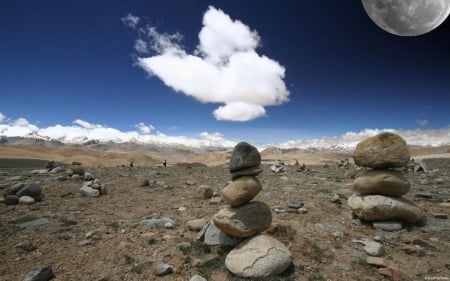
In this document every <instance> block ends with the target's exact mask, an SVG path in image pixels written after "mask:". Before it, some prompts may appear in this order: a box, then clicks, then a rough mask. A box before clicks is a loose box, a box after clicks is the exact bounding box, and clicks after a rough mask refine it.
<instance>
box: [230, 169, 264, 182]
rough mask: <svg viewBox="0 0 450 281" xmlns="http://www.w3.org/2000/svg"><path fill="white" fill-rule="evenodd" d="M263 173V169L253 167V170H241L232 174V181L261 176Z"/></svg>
mask: <svg viewBox="0 0 450 281" xmlns="http://www.w3.org/2000/svg"><path fill="white" fill-rule="evenodd" d="M262 171H263V169H261V168H260V167H252V168H247V169H243V170H239V171H236V172H232V173H231V180H236V179H238V178H239V177H242V176H250V177H256V176H257V175H259V174H261V173H262Z"/></svg>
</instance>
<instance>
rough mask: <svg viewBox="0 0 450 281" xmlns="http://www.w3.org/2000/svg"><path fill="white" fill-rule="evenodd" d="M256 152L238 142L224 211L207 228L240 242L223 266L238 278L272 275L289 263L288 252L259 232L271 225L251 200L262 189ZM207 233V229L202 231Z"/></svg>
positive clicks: (264, 208) (265, 212) (269, 215)
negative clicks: (217, 230) (216, 230)
mask: <svg viewBox="0 0 450 281" xmlns="http://www.w3.org/2000/svg"><path fill="white" fill-rule="evenodd" d="M260 164H261V155H260V154H259V152H258V150H257V149H256V148H255V147H254V146H252V145H250V144H248V143H246V142H241V143H239V144H237V145H236V146H235V148H234V149H233V153H232V155H231V159H230V173H231V178H232V182H231V183H230V184H229V185H228V186H226V187H225V188H224V189H223V190H222V197H223V199H224V201H225V203H226V204H228V205H229V207H228V208H225V209H222V210H220V211H219V212H218V213H217V214H216V215H215V216H214V218H213V223H212V224H211V225H212V226H211V225H210V226H209V228H211V227H217V228H218V229H219V230H220V231H221V232H223V233H224V234H225V235H226V236H228V237H230V238H231V240H233V241H236V240H237V241H240V240H243V239H245V240H243V241H242V242H240V243H239V244H238V245H237V246H236V247H235V248H234V249H233V250H231V251H230V253H229V254H228V255H227V257H226V259H225V266H226V267H227V269H228V270H229V271H231V272H232V273H233V274H235V275H237V276H240V277H253V278H256V277H265V276H273V275H277V274H280V273H282V272H283V271H285V270H286V269H287V268H288V267H289V265H290V264H291V262H292V255H291V253H290V251H289V249H288V248H287V247H286V246H285V245H284V244H283V243H281V242H280V241H278V240H276V239H274V238H272V237H271V236H268V235H262V234H261V232H262V231H264V230H265V229H266V228H268V227H269V226H270V224H271V222H272V213H271V210H270V207H269V206H268V205H267V204H265V203H264V202H260V201H251V200H252V199H253V198H254V197H255V196H256V195H257V194H258V193H259V192H260V191H261V189H262V186H261V183H260V181H259V180H258V178H257V177H256V176H257V175H259V174H260V173H261V172H262V169H261V167H260ZM206 232H208V230H206Z"/></svg>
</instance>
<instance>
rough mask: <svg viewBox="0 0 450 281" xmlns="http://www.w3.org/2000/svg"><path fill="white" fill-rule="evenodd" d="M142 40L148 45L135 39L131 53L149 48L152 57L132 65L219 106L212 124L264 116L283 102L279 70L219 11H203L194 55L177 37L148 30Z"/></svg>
mask: <svg viewBox="0 0 450 281" xmlns="http://www.w3.org/2000/svg"><path fill="white" fill-rule="evenodd" d="M145 36H146V38H147V40H148V42H146V43H145V44H144V43H143V42H140V41H139V40H142V39H138V41H137V42H139V43H137V44H135V48H136V49H137V50H138V51H140V52H141V53H142V52H143V51H146V50H148V49H149V48H150V49H151V50H153V51H154V52H155V53H156V55H154V56H150V57H140V58H138V59H137V65H139V66H140V67H142V68H143V69H144V70H146V71H147V72H148V73H149V74H151V75H156V76H157V77H158V78H160V79H161V80H162V81H163V82H164V83H165V84H166V85H167V86H169V87H171V88H172V89H174V90H175V91H177V92H182V93H184V94H186V95H188V96H191V97H193V98H195V99H197V100H198V101H200V102H205V103H207V102H209V103H222V104H224V106H221V107H219V108H218V109H216V110H215V111H214V116H215V118H216V119H218V120H229V121H248V120H252V119H255V118H258V117H261V116H264V115H265V109H264V107H265V106H272V105H280V104H282V103H285V102H287V101H289V98H288V97H289V91H288V90H287V88H286V85H285V83H284V81H283V79H284V75H285V69H284V67H283V66H282V65H280V64H279V63H278V62H277V61H275V60H272V59H270V58H268V57H266V56H263V55H259V54H258V53H257V52H256V51H255V49H256V48H257V47H258V45H259V40H260V38H259V35H258V34H257V32H256V31H252V30H250V28H249V27H248V26H246V25H244V24H243V23H242V22H240V21H238V20H234V21H233V20H232V19H231V18H230V17H229V16H228V15H227V14H225V13H224V12H223V11H221V10H218V9H215V8H214V7H209V9H208V10H207V11H206V13H205V14H204V17H203V27H202V29H201V31H200V33H199V40H200V42H199V45H198V46H197V49H196V51H195V52H194V54H188V53H187V52H186V51H185V50H184V49H183V48H182V47H181V46H180V45H179V42H180V40H181V35H180V34H179V33H176V34H172V35H170V34H161V33H159V32H157V30H156V28H155V27H149V28H147V30H146V32H145ZM144 45H145V48H144V47H143V46H144Z"/></svg>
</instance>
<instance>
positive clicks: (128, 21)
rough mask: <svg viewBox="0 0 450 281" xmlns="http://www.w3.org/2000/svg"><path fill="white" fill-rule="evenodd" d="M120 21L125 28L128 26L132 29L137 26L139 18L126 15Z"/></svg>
mask: <svg viewBox="0 0 450 281" xmlns="http://www.w3.org/2000/svg"><path fill="white" fill-rule="evenodd" d="M121 20H122V22H123V23H124V24H125V25H126V26H129V27H131V28H133V29H134V28H136V26H137V25H138V23H139V20H140V18H139V17H137V16H134V15H132V14H128V15H126V16H124V17H123V18H121Z"/></svg>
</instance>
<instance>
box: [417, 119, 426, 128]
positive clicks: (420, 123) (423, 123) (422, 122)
mask: <svg viewBox="0 0 450 281" xmlns="http://www.w3.org/2000/svg"><path fill="white" fill-rule="evenodd" d="M416 123H417V125H419V126H421V127H423V126H426V125H427V124H428V120H426V119H417V120H416Z"/></svg>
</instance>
